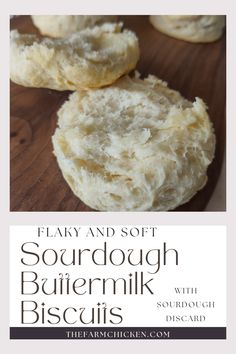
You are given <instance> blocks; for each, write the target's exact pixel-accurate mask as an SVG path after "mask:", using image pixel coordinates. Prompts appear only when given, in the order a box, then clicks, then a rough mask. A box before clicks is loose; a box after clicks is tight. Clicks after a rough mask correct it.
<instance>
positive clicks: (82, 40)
mask: <svg viewBox="0 0 236 354" xmlns="http://www.w3.org/2000/svg"><path fill="white" fill-rule="evenodd" d="M171 17H172V18H171ZM32 20H33V23H34V25H35V26H36V27H37V28H38V29H39V31H40V33H41V34H42V35H46V36H47V37H43V36H36V35H33V34H20V33H19V32H18V31H16V30H14V31H11V47H10V48H11V49H10V50H11V52H10V57H11V63H10V72H11V80H12V81H13V82H15V83H17V84H19V85H23V86H27V87H41V88H49V89H54V90H58V91H64V90H70V91H74V92H73V93H72V94H71V95H70V96H69V99H68V101H66V102H65V103H64V104H63V106H62V107H61V108H60V110H59V111H58V128H57V129H56V131H55V134H54V135H53V137H52V142H53V148H54V154H55V156H56V158H57V162H58V165H59V167H60V169H61V171H62V174H63V176H64V178H65V180H66V181H67V183H68V184H69V186H70V187H71V189H72V191H73V192H74V194H75V195H76V196H77V197H79V198H80V199H81V200H82V201H83V202H84V203H86V204H87V205H88V206H90V207H91V208H93V209H96V210H102V211H167V210H173V209H175V208H176V207H178V206H179V205H181V204H184V203H186V202H188V201H189V200H190V199H191V198H192V197H193V196H194V195H195V194H196V193H197V191H198V190H200V189H201V188H203V187H204V185H205V184H206V181H207V168H208V166H209V164H210V163H211V162H212V160H213V158H214V151H215V135H214V131H213V126H212V123H211V122H210V119H209V116H208V114H207V107H206V105H205V103H204V102H203V101H202V100H201V99H200V98H196V99H195V101H194V102H190V101H188V100H186V99H185V98H183V97H182V96H181V94H180V93H179V92H177V91H174V90H171V89H170V88H168V86H167V83H166V82H164V81H162V80H160V79H158V78H157V77H155V76H152V75H149V76H148V77H147V78H146V79H141V78H140V75H139V73H137V72H135V73H134V74H133V75H132V76H129V75H128V74H129V73H130V72H131V71H132V70H134V69H135V67H136V64H137V62H138V60H139V55H140V50H139V43H138V38H137V36H136V34H135V33H134V32H132V31H130V30H127V29H124V30H122V23H120V22H117V17H116V16H32ZM150 22H151V23H152V24H153V26H155V28H157V29H158V30H161V31H162V32H165V33H167V34H168V35H173V36H175V37H178V38H181V39H184V40H187V41H195V42H199V41H200V42H209V41H213V40H216V39H217V38H219V37H220V36H221V33H222V30H223V27H224V19H223V16H150ZM201 25H202V26H203V27H204V26H205V27H204V29H203V27H201ZM196 29H197V30H196ZM178 31H179V32H178ZM204 31H205V37H204V34H203V33H204ZM197 33H198V34H199V37H198V38H197Z"/></svg>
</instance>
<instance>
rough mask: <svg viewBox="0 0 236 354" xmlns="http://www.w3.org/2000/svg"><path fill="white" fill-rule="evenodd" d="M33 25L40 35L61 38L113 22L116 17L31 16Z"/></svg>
mask: <svg viewBox="0 0 236 354" xmlns="http://www.w3.org/2000/svg"><path fill="white" fill-rule="evenodd" d="M31 18H32V21H33V24H34V25H35V26H36V27H37V28H38V29H39V31H40V33H41V34H43V35H46V36H49V37H55V38H63V37H67V36H69V35H70V34H72V33H74V32H77V31H81V30H83V29H85V28H88V27H93V26H95V25H100V24H102V23H105V22H115V21H116V20H117V16H101V15H96V16H95V15H94V16H91V15H90V16H89V15H76V16H74V15H63V16H51V15H46V16H41V15H34V16H31Z"/></svg>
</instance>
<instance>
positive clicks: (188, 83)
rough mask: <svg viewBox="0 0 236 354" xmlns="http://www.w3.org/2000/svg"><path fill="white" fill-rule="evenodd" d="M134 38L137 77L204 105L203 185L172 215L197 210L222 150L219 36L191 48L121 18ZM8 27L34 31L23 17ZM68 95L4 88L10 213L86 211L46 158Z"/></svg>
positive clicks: (143, 19) (141, 20)
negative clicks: (207, 159) (209, 153)
mask: <svg viewBox="0 0 236 354" xmlns="http://www.w3.org/2000/svg"><path fill="white" fill-rule="evenodd" d="M121 19H122V20H123V21H124V24H125V27H127V28H130V29H132V30H134V31H135V32H136V34H137V35H138V37H139V42H140V48H141V58H140V61H139V63H138V66H137V69H138V70H139V71H140V73H141V76H142V77H144V76H146V75H148V74H154V75H157V76H158V77H160V78H161V79H163V80H165V81H167V82H168V83H169V86H170V87H171V88H173V89H176V90H178V91H180V92H181V94H182V95H183V96H185V97H186V98H188V99H189V100H193V99H194V98H195V97H196V96H198V97H201V98H202V99H203V100H204V101H205V102H206V103H207V105H208V107H209V114H210V117H211V120H212V121H213V124H214V128H215V132H216V138H217V145H216V155H215V159H214V161H213V163H212V164H211V166H210V167H209V169H208V177H209V180H208V183H207V185H206V186H205V188H204V189H203V190H201V191H199V192H198V193H197V194H196V196H195V197H194V198H192V200H191V201H190V202H189V203H187V204H185V205H183V206H181V207H179V208H178V209H176V210H177V211H203V210H204V208H205V207H206V205H207V202H208V201H209V199H210V197H211V195H212V193H213V190H214V188H215V185H216V182H217V179H218V176H219V174H220V169H221V165H222V160H223V155H224V149H225V101H226V97H225V92H226V90H225V86H226V74H225V72H226V50H225V47H226V40H225V35H224V36H223V37H222V38H221V39H220V40H218V41H217V42H214V43H210V44H191V43H187V42H184V41H180V40H176V39H173V38H170V37H168V36H166V35H164V34H162V33H160V32H158V31H156V30H155V29H154V28H153V27H152V26H151V24H150V23H149V21H148V16H122V17H121ZM11 29H18V30H19V31H20V32H22V33H24V32H29V33H37V30H36V28H35V27H34V26H33V25H32V22H31V20H30V17H29V16H20V17H16V18H14V19H13V20H11ZM69 94H70V92H57V91H53V90H48V89H37V88H35V89H34V88H26V87H23V86H19V85H16V84H14V83H11V86H10V116H11V117H10V132H11V138H10V142H11V144H10V157H11V165H10V167H11V170H10V176H11V188H10V193H11V195H10V197H11V198H10V200H11V204H10V208H11V211H91V210H92V209H90V208H89V207H88V206H86V205H85V204H84V203H83V202H82V201H80V200H79V199H78V198H77V197H75V196H74V195H73V193H72V191H71V190H70V188H69V186H68V185H67V183H66V182H65V181H64V179H63V177H62V174H61V172H60V170H59V168H58V166H57V163H56V159H55V157H54V156H53V154H52V143H51V136H52V135H53V133H54V130H55V128H56V125H57V111H58V109H59V108H60V107H61V105H62V104H63V102H64V101H65V100H66V99H67V98H68V95H69Z"/></svg>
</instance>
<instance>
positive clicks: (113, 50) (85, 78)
mask: <svg viewBox="0 0 236 354" xmlns="http://www.w3.org/2000/svg"><path fill="white" fill-rule="evenodd" d="M121 27H122V24H109V23H106V24H103V25H101V26H97V27H93V28H92V29H85V30H83V31H81V32H77V33H74V34H72V35H71V36H70V37H67V38H64V39H49V38H44V39H41V38H38V37H37V36H36V35H32V34H19V33H18V31H16V30H15V31H11V42H10V76H11V80H12V81H13V82H15V83H17V84H19V85H23V86H28V87H46V88H50V89H54V90H59V91H63V90H72V91H74V90H77V89H80V88H93V87H101V86H106V85H109V84H111V83H112V82H114V81H115V80H117V79H118V78H119V77H120V76H122V75H124V74H126V73H128V72H129V71H131V70H132V69H134V68H135V66H136V64H137V61H138V59H139V45H138V39H137V37H136V35H135V34H134V33H133V32H131V31H129V30H124V31H123V32H122V31H121Z"/></svg>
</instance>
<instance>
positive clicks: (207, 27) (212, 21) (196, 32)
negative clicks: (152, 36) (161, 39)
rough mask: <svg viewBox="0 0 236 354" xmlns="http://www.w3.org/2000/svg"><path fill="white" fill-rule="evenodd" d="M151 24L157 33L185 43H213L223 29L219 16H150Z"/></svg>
mask: <svg viewBox="0 0 236 354" xmlns="http://www.w3.org/2000/svg"><path fill="white" fill-rule="evenodd" d="M150 22H151V24H152V25H153V26H154V27H155V28H156V29H157V30H159V31H161V32H163V33H165V34H167V35H169V36H171V37H174V38H177V39H182V40H185V41H187V42H196V43H198V42H200V43H205V42H214V41H216V40H217V39H219V38H220V37H221V35H222V33H223V30H224V27H225V16H221V15H214V16H213V15H210V16H208V15H181V16H179V15H165V16H163V15H161V16H150Z"/></svg>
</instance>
